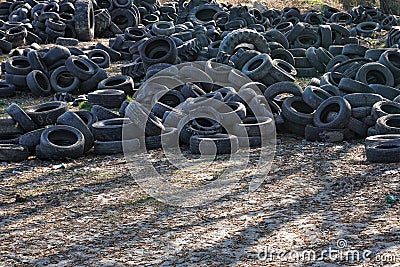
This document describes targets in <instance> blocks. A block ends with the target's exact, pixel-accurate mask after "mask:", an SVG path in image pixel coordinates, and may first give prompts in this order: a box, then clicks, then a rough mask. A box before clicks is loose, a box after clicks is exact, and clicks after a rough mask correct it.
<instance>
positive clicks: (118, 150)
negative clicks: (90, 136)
mask: <svg viewBox="0 0 400 267" xmlns="http://www.w3.org/2000/svg"><path fill="white" fill-rule="evenodd" d="M124 148H129V149H128V151H126V150H125V149H124ZM139 150H140V141H139V139H130V140H118V141H95V142H94V154H95V155H115V154H122V153H127V152H131V153H133V152H137V151H139Z"/></svg>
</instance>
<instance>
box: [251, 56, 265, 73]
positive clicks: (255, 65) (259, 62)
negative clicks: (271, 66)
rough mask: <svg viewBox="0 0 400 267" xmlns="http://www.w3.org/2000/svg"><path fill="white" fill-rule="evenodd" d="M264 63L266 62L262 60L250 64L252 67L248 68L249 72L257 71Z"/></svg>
mask: <svg viewBox="0 0 400 267" xmlns="http://www.w3.org/2000/svg"><path fill="white" fill-rule="evenodd" d="M263 62H264V60H262V59H261V58H260V59H257V60H255V61H254V62H252V63H251V64H250V66H249V67H248V70H249V71H253V70H255V69H257V68H258V67H259V66H261V64H262V63H263Z"/></svg>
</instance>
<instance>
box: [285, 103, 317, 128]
mask: <svg viewBox="0 0 400 267" xmlns="http://www.w3.org/2000/svg"><path fill="white" fill-rule="evenodd" d="M314 112H315V110H314V109H313V108H312V107H310V106H308V105H307V104H306V103H305V102H304V101H303V98H302V97H300V96H293V97H288V98H286V99H285V100H284V101H283V104H282V115H283V117H284V118H285V119H286V120H288V121H290V122H293V123H296V124H300V125H307V124H311V123H312V122H313V117H314Z"/></svg>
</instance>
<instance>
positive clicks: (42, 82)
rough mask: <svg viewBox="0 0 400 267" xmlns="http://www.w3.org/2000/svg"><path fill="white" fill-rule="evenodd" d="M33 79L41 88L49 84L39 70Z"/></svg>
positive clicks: (45, 87)
mask: <svg viewBox="0 0 400 267" xmlns="http://www.w3.org/2000/svg"><path fill="white" fill-rule="evenodd" d="M35 79H36V81H37V82H38V84H39V86H40V87H41V88H42V89H47V87H48V86H49V83H48V81H47V79H46V78H45V77H44V75H43V74H41V73H40V72H38V73H37V74H36V75H35Z"/></svg>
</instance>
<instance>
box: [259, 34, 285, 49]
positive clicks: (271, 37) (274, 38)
mask: <svg viewBox="0 0 400 267" xmlns="http://www.w3.org/2000/svg"><path fill="white" fill-rule="evenodd" d="M264 38H265V39H266V40H267V41H268V42H276V43H279V44H280V45H282V46H283V48H285V49H289V41H288V40H287V38H286V37H285V35H284V34H283V33H281V32H280V31H278V30H276V29H271V30H269V31H266V32H265V33H264ZM260 52H261V53H268V52H263V51H260Z"/></svg>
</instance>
